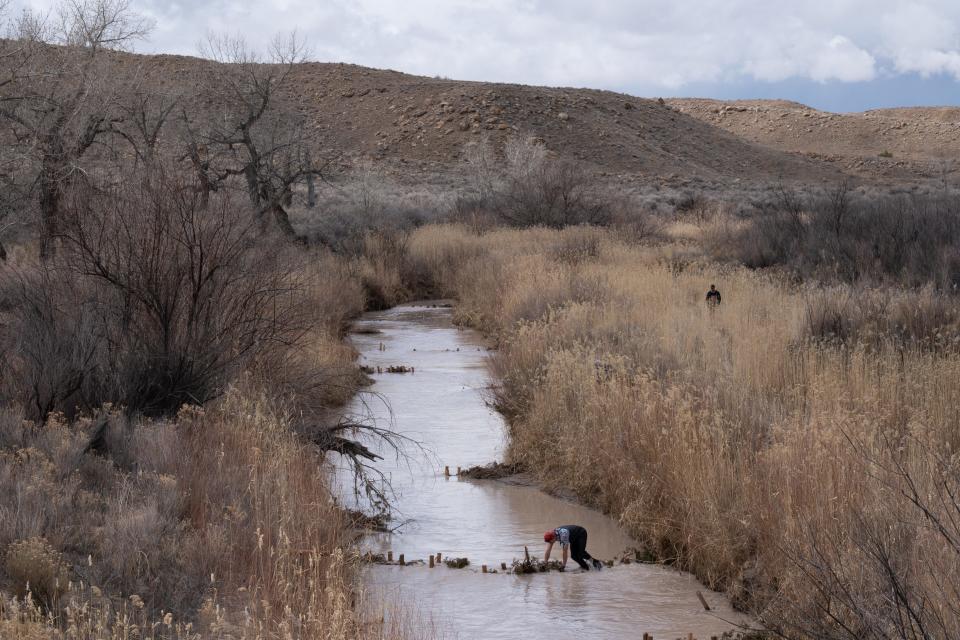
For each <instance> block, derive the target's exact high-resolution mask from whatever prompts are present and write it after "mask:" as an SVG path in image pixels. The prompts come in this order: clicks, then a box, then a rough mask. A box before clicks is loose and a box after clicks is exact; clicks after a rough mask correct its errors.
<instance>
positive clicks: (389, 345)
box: [351, 305, 747, 640]
mask: <svg viewBox="0 0 960 640" xmlns="http://www.w3.org/2000/svg"><path fill="white" fill-rule="evenodd" d="M356 329H357V331H358V332H357V333H355V334H354V335H353V336H352V341H353V343H354V345H355V347H356V348H357V349H358V351H359V352H360V354H361V364H363V365H366V366H369V367H373V368H374V369H375V368H376V367H381V368H382V369H384V370H385V369H386V368H387V367H389V366H405V367H412V368H413V369H414V371H413V372H412V373H403V374H401V373H382V374H374V375H373V376H372V377H373V378H374V380H375V382H374V385H373V386H372V388H370V389H369V390H368V391H369V393H366V394H362V395H361V396H358V398H357V399H356V400H355V401H354V403H353V405H352V407H351V411H352V412H353V413H354V414H356V415H358V416H363V417H366V418H367V419H374V420H376V422H377V424H379V425H380V426H392V428H393V429H395V430H396V431H398V432H400V433H402V434H403V435H405V436H408V437H410V438H412V439H414V440H416V441H418V442H419V443H420V444H421V445H422V447H423V449H422V450H420V449H416V448H414V449H409V450H408V452H407V453H408V455H407V456H400V457H397V456H395V455H392V454H391V453H390V452H389V451H383V450H381V453H383V454H384V456H385V457H386V460H384V461H381V462H379V463H378V465H379V467H380V468H381V469H383V470H384V471H385V472H386V473H387V475H388V477H389V479H390V481H391V483H392V485H393V490H394V492H395V496H394V504H395V508H396V513H395V519H394V522H393V523H392V525H391V526H397V525H400V526H399V528H398V529H397V530H396V531H395V532H393V533H391V534H379V535H376V536H370V537H369V538H368V540H367V541H366V544H367V545H368V547H369V548H370V549H372V550H374V551H382V552H386V551H387V550H392V551H393V553H394V557H395V559H396V558H397V557H398V556H399V554H400V553H403V554H404V556H405V560H406V561H407V562H410V561H413V560H418V559H419V560H426V559H427V558H428V556H429V555H431V554H435V553H441V554H443V557H445V558H446V557H466V558H469V559H470V566H469V567H467V568H464V569H448V568H447V567H445V566H441V567H437V568H434V569H430V568H427V567H426V566H422V565H417V566H405V567H400V566H378V565H372V566H371V567H370V569H369V571H368V574H367V581H368V585H369V587H370V589H371V590H372V591H373V592H375V593H377V594H378V595H379V597H385V598H388V599H390V598H393V599H399V600H401V601H402V602H403V603H404V605H405V606H407V607H409V608H412V609H414V610H415V611H416V612H417V615H418V616H420V617H421V618H422V620H423V621H424V624H427V625H429V626H431V627H432V628H433V629H434V630H435V631H437V632H439V633H440V634H442V635H444V636H445V637H459V638H517V637H523V638H549V639H550V640H557V639H565V638H584V637H589V638H640V637H642V635H643V633H649V634H652V635H653V636H654V638H676V637H681V636H682V637H684V638H686V637H687V634H690V633H692V634H694V635H695V636H696V637H698V638H709V637H710V636H711V635H719V634H721V633H723V632H724V631H729V630H731V629H733V628H734V627H735V626H737V625H738V624H745V623H747V620H746V619H745V618H744V617H743V616H741V615H740V614H738V613H736V612H735V611H733V610H732V609H731V607H730V605H729V603H728V602H727V600H726V599H725V598H724V597H723V596H722V595H721V594H718V593H714V592H712V591H709V590H708V589H706V588H705V587H704V586H702V585H701V584H699V583H698V582H697V580H696V579H694V578H693V577H692V576H691V575H689V574H685V573H682V572H679V571H676V570H673V569H671V568H668V567H663V566H659V565H649V564H630V565H617V566H614V567H612V568H604V569H603V570H602V571H599V572H598V571H589V572H583V571H581V570H580V569H579V568H577V565H576V564H575V563H574V562H573V561H572V560H571V561H570V562H569V563H568V566H567V571H566V572H565V573H558V572H551V573H544V574H534V575H513V574H508V573H503V572H499V573H491V574H483V573H482V572H481V565H483V564H486V565H488V566H489V567H490V568H491V569H497V570H499V569H500V566H501V563H502V562H506V563H507V565H508V566H509V565H510V562H511V561H512V560H513V559H515V558H521V557H523V553H524V546H527V547H529V549H530V552H531V554H537V555H540V556H542V554H543V547H544V544H543V532H544V531H545V530H547V529H550V528H553V527H556V526H559V525H563V524H580V525H582V526H584V527H586V528H587V531H588V532H589V536H588V542H587V550H588V551H589V552H590V553H591V554H592V555H594V556H596V557H598V558H601V559H608V558H610V559H612V558H613V557H614V556H615V555H617V554H620V553H621V552H623V551H624V550H625V549H627V548H630V547H631V546H634V543H633V542H632V541H631V540H630V538H629V536H628V535H627V534H626V533H625V532H624V531H623V530H622V529H621V528H620V527H619V526H618V525H617V523H616V522H615V521H614V520H612V519H610V518H608V517H606V516H604V515H603V514H600V513H598V512H596V511H593V510H591V509H587V508H585V507H582V506H580V505H578V504H575V503H573V502H570V501H567V500H563V499H559V498H555V497H551V496H548V495H546V494H545V493H543V492H541V491H540V490H538V489H536V488H534V487H530V486H523V485H515V484H508V483H504V482H499V481H489V480H488V481H471V480H459V479H457V478H456V477H451V478H446V477H445V476H444V473H443V469H444V466H449V467H450V468H451V470H452V471H454V472H455V470H456V468H457V467H458V466H459V467H463V468H467V467H470V466H473V465H478V464H486V463H489V462H492V461H494V460H500V459H502V455H503V451H504V447H505V441H506V427H505V424H504V421H503V419H502V418H501V416H500V415H499V414H497V413H496V412H495V411H493V410H492V409H491V408H490V407H489V406H488V404H487V401H488V400H489V393H488V388H489V385H490V384H491V382H492V380H491V377H490V373H489V372H488V370H487V356H488V353H487V349H486V345H485V343H484V340H483V338H482V337H481V336H480V335H479V334H478V333H476V332H473V331H469V330H461V329H458V328H457V327H455V326H454V325H453V324H452V322H451V310H450V309H449V308H443V307H434V306H429V305H409V306H401V307H396V308H394V309H391V310H388V311H384V312H378V313H371V314H367V315H365V316H364V317H363V319H362V320H361V321H360V322H358V324H357V327H356ZM556 551H557V549H555V553H556ZM554 557H558V556H557V555H554ZM697 591H700V592H701V593H702V594H703V595H704V597H705V598H706V600H707V602H708V603H709V605H710V607H711V609H712V610H711V611H709V612H708V611H706V610H704V608H703V606H702V605H701V604H700V601H699V600H698V598H697V595H696V593H697Z"/></svg>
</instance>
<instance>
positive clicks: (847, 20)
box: [20, 0, 960, 93]
mask: <svg viewBox="0 0 960 640" xmlns="http://www.w3.org/2000/svg"><path fill="white" fill-rule="evenodd" d="M132 1H133V5H134V7H135V8H136V9H138V10H139V11H141V12H143V13H145V14H147V15H149V16H151V17H153V18H154V19H155V20H156V22H157V29H156V31H155V32H154V34H153V37H152V40H151V42H149V43H147V44H146V45H144V46H141V47H140V49H141V50H145V51H165V52H175V53H185V54H193V53H196V43H197V42H198V41H199V40H200V39H201V38H202V37H203V35H204V33H206V32H207V31H208V30H217V31H227V32H240V33H243V34H245V36H246V37H247V38H248V40H250V41H251V42H253V43H261V44H262V43H265V42H266V41H267V40H269V38H270V37H271V36H272V35H273V34H274V33H275V32H277V31H284V30H290V29H294V28H296V29H298V30H299V31H300V32H301V33H302V34H304V35H305V36H306V37H307V38H308V39H309V40H310V41H311V42H312V43H313V51H314V53H315V57H316V58H317V59H321V60H336V61H347V62H355V63H358V64H364V65H370V66H375V67H386V68H394V69H399V70H403V71H408V72H411V73H418V74H425V75H437V74H439V75H444V76H448V77H455V78H464V79H477V80H479V79H483V80H502V81H512V82H524V83H535V84H558V85H585V86H595V87H632V88H635V89H637V90H640V91H648V92H650V93H656V92H657V91H658V90H662V89H669V90H678V89H680V88H682V87H683V86H685V85H689V84H692V83H711V82H725V81H731V80H752V81H760V82H779V81H784V80H792V79H805V80H813V81H816V82H830V81H840V82H858V81H868V80H871V79H873V78H875V77H876V76H878V75H880V74H884V75H889V74H897V73H909V72H916V73H921V74H937V73H945V74H952V75H953V76H954V77H956V78H957V79H960V36H958V34H960V2H957V1H956V0H914V1H903V0H833V1H831V2H829V3H827V2H796V1H795V0H791V1H789V2H788V1H786V0H592V1H590V2H585V1H583V0H405V1H404V2H400V1H398V0H196V1H194V2H190V1H189V0H179V1H177V2H166V1H164V0H132ZM20 2H21V3H28V4H34V5H38V6H43V5H49V4H51V3H52V2H54V0H20Z"/></svg>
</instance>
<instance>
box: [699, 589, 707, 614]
mask: <svg viewBox="0 0 960 640" xmlns="http://www.w3.org/2000/svg"><path fill="white" fill-rule="evenodd" d="M697 597H698V598H700V604H702V605H703V608H704V609H705V610H706V611H710V605H708V604H707V599H706V598H704V597H703V594H702V593H700V592H699V591H697Z"/></svg>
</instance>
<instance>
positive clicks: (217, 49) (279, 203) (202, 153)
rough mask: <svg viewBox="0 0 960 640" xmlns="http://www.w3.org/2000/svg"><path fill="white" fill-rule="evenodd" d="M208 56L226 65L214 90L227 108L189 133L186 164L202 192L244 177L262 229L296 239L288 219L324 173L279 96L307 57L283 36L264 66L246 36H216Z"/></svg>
mask: <svg viewBox="0 0 960 640" xmlns="http://www.w3.org/2000/svg"><path fill="white" fill-rule="evenodd" d="M201 53H202V55H203V56H204V57H206V58H210V59H212V60H214V61H216V62H218V63H220V65H219V66H218V68H217V72H216V74H215V75H214V76H213V78H212V80H211V82H210V84H209V87H208V90H209V91H211V92H213V94H214V95H215V96H216V98H217V101H218V102H219V103H220V104H221V105H222V112H221V113H219V114H216V115H215V116H214V117H213V118H212V122H210V123H208V124H205V125H202V126H201V127H196V126H193V125H191V124H190V123H189V122H188V121H187V114H186V112H184V114H183V117H184V122H185V124H186V125H187V126H186V127H185V129H186V131H187V136H188V140H187V152H186V154H185V158H186V159H188V160H189V161H190V163H191V165H192V166H193V169H194V172H195V173H196V175H197V177H198V181H199V183H200V184H201V185H202V188H203V189H205V190H207V192H212V191H216V190H218V189H219V188H220V187H221V185H222V184H223V183H224V182H225V181H227V180H229V179H230V178H232V177H234V176H237V177H240V178H242V180H243V182H244V185H245V187H246V192H247V196H248V198H249V199H250V203H251V204H252V205H253V208H254V210H255V212H256V215H257V217H258V219H259V220H260V221H261V224H263V225H267V223H268V221H269V220H272V221H273V223H274V224H275V225H276V226H277V228H279V229H280V230H281V231H282V232H283V233H284V234H286V235H288V236H294V235H295V233H294V230H293V227H292V226H291V224H290V220H289V217H288V215H287V207H288V206H289V204H290V203H291V201H292V198H293V189H294V187H295V186H296V185H297V184H298V183H301V182H308V184H309V180H311V179H312V178H313V177H315V176H319V175H320V174H321V171H322V168H323V167H322V166H320V165H317V164H316V163H315V162H314V160H313V159H312V157H311V154H310V142H311V141H310V139H309V134H308V132H307V127H306V123H305V121H304V119H303V117H302V116H301V115H300V114H298V113H297V112H296V110H295V109H291V108H287V107H288V105H286V104H284V103H283V102H282V101H281V100H280V99H279V97H278V91H279V90H280V89H281V87H283V86H284V84H285V83H288V82H289V80H290V75H291V73H292V72H293V70H294V68H295V66H296V65H297V64H299V63H301V62H303V61H304V60H305V59H306V56H307V53H306V49H305V47H304V45H303V43H302V42H301V41H300V39H299V38H298V37H297V35H296V33H293V34H290V35H288V36H278V37H276V38H275V39H274V40H273V43H272V44H271V46H270V50H269V55H268V56H267V57H266V58H265V59H264V58H261V56H260V55H259V54H258V53H257V52H255V51H254V50H252V49H251V48H250V47H249V45H248V44H247V43H246V42H245V41H244V40H243V39H242V38H239V37H227V36H218V35H212V34H211V35H209V36H208V37H207V41H206V42H205V43H204V44H203V45H202V46H201Z"/></svg>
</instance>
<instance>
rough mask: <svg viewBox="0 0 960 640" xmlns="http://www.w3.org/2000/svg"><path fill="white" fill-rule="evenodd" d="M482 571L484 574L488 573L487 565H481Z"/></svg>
mask: <svg viewBox="0 0 960 640" xmlns="http://www.w3.org/2000/svg"><path fill="white" fill-rule="evenodd" d="M480 570H481V571H483V572H484V573H486V572H487V565H485V564H484V565H481V566H480Z"/></svg>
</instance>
